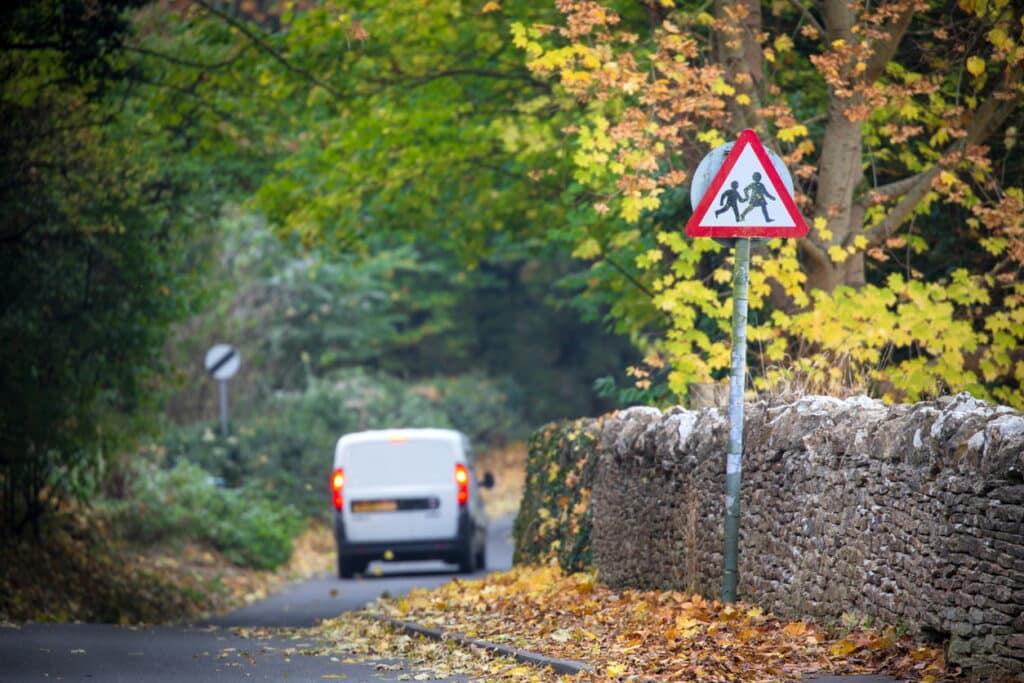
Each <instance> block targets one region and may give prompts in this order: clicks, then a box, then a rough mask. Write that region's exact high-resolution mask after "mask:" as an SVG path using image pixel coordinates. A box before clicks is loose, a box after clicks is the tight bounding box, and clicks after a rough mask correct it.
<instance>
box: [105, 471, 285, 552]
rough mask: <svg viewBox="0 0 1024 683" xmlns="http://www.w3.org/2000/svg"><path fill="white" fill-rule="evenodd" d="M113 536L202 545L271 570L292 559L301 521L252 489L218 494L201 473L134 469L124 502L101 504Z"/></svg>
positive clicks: (230, 490)
mask: <svg viewBox="0 0 1024 683" xmlns="http://www.w3.org/2000/svg"><path fill="white" fill-rule="evenodd" d="M101 505H102V507H104V508H105V509H106V510H107V511H108V513H109V514H110V515H111V518H112V521H113V522H114V525H115V527H116V529H117V530H118V532H119V533H120V534H121V535H122V536H123V537H124V538H126V539H128V540H131V541H135V542H139V543H156V542H161V541H173V540H181V539H193V540H197V541H205V542H207V543H210V544H211V545H212V546H213V547H215V548H217V549H218V550H219V551H221V552H222V553H223V554H224V556H225V557H227V558H228V559H229V560H231V561H232V562H235V563H236V564H239V565H243V566H248V567H255V568H257V569H273V568H274V567H276V566H278V565H280V564H283V563H284V562H286V561H287V560H288V558H289V557H291V552H292V545H291V539H292V538H293V537H294V536H296V535H297V534H298V533H299V532H300V531H301V529H302V526H303V517H302V515H301V514H300V513H299V511H298V510H297V509H296V508H295V507H293V506H291V505H287V504H282V503H280V502H279V501H276V500H273V499H271V498H268V497H267V496H264V495H263V494H262V492H261V491H260V490H259V489H258V488H256V487H253V486H246V487H243V488H240V489H225V488H220V487H218V486H217V484H216V483H215V478H214V477H212V476H211V475H210V474H209V473H208V472H206V471H205V470H203V469H202V468H200V467H198V466H196V465H193V464H191V463H188V462H184V461H182V462H178V463H177V464H176V465H175V466H174V467H173V468H172V469H169V470H168V469H161V468H159V467H158V466H156V465H155V464H153V463H143V464H140V465H138V466H137V468H136V472H135V477H134V481H133V482H132V483H131V485H130V488H129V491H128V496H127V498H125V499H123V500H117V501H106V502H104V503H102V504H101Z"/></svg>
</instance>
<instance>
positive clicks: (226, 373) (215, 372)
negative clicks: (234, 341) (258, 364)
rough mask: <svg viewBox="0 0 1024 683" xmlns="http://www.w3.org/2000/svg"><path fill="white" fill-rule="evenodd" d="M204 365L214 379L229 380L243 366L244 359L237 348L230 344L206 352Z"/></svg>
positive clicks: (218, 345)
mask: <svg viewBox="0 0 1024 683" xmlns="http://www.w3.org/2000/svg"><path fill="white" fill-rule="evenodd" d="M204 365H205V366H206V371H207V372H208V373H210V375H211V376H212V377H213V378H214V379H219V380H227V379H231V378H232V377H234V376H235V373H236V372H238V368H239V367H240V366H241V365H242V357H241V356H240V355H239V354H238V350H237V349H235V347H233V346H231V345H229V344H216V345H215V346H212V347H210V350H209V351H207V352H206V359H205V362H204Z"/></svg>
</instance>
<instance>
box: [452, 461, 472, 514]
mask: <svg viewBox="0 0 1024 683" xmlns="http://www.w3.org/2000/svg"><path fill="white" fill-rule="evenodd" d="M455 483H456V485H458V487H459V490H458V493H457V494H456V496H455V499H456V500H457V501H459V505H465V504H466V503H468V502H469V470H467V469H466V466H465V465H463V464H462V463H458V464H457V465H455Z"/></svg>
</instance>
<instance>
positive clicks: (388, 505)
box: [352, 500, 398, 512]
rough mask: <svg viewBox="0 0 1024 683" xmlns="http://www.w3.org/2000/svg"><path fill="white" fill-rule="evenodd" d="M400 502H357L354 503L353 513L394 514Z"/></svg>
mask: <svg viewBox="0 0 1024 683" xmlns="http://www.w3.org/2000/svg"><path fill="white" fill-rule="evenodd" d="M397 509H398V502H397V501H394V500H355V501H352V512H394V511H395V510H397Z"/></svg>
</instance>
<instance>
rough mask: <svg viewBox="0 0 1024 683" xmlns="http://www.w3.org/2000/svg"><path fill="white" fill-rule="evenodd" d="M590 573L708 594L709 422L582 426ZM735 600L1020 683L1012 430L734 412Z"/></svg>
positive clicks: (715, 540) (909, 408)
mask: <svg viewBox="0 0 1024 683" xmlns="http://www.w3.org/2000/svg"><path fill="white" fill-rule="evenodd" d="M591 429H592V430H594V433H596V434H597V435H598V438H599V439H600V442H599V446H598V448H597V449H596V458H597V462H596V467H595V470H594V475H593V476H594V480H593V490H592V492H591V494H590V505H591V508H592V515H591V518H592V519H591V523H592V530H591V536H592V538H591V543H592V549H591V551H592V557H593V564H594V565H595V566H596V567H597V569H598V570H599V575H600V577H601V578H602V580H604V581H605V582H607V583H609V584H612V585H615V586H620V587H641V588H673V589H683V590H690V591H697V592H700V593H703V594H705V595H708V596H713V597H717V596H718V595H720V591H721V564H722V557H721V553H722V542H723V539H722V518H723V495H724V494H723V492H724V486H725V481H724V479H725V477H724V469H725V468H724V453H725V450H726V441H727V431H728V420H727V415H726V414H725V412H724V411H722V410H720V409H706V410H701V411H690V410H684V409H682V408H673V409H670V410H668V411H666V412H662V411H659V410H656V409H651V408H633V409H629V410H624V411H621V412H619V413H617V414H615V415H613V416H610V417H607V418H604V419H602V420H600V421H595V422H594V423H593V425H592V426H591ZM744 438H745V449H744V462H743V499H742V510H741V522H740V524H741V538H740V575H739V592H740V595H741V597H742V598H745V599H749V600H752V601H755V602H757V603H759V604H761V605H763V606H765V607H767V608H769V609H771V610H772V611H773V612H775V613H777V614H780V615H785V616H803V615H809V616H813V617H820V618H825V619H837V618H839V617H840V616H841V615H844V614H850V613H854V614H860V615H864V616H870V617H873V618H874V619H877V620H879V621H882V622H885V623H892V624H901V625H904V626H906V627H908V628H909V629H911V630H912V631H915V632H917V633H919V634H923V635H925V636H932V637H935V638H936V639H942V640H944V641H947V642H948V643H949V652H948V655H949V659H950V661H952V662H954V663H958V664H960V665H962V666H964V667H965V668H967V669H969V670H971V671H972V672H974V673H975V674H978V675H981V676H986V675H995V676H1004V677H1005V676H1007V675H1009V676H1010V677H1012V678H1014V679H1016V678H1022V679H1024V415H1022V414H1021V413H1020V412H1017V411H1014V410H1012V409H1010V408H1006V407H1001V406H993V405H990V404H986V403H984V402H980V401H977V400H975V399H973V398H971V397H970V396H968V395H966V394H960V395H957V396H951V397H944V398H941V399H938V400H936V401H932V402H926V403H918V404H913V405H893V406H890V405H885V404H883V403H881V402H879V401H875V400H872V399H868V398H864V397H859V398H849V399H835V398H828V397H807V398H804V399H801V400H799V401H796V402H793V403H786V404H770V403H757V404H754V405H749V406H748V407H747V419H746V424H745V436H744Z"/></svg>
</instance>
